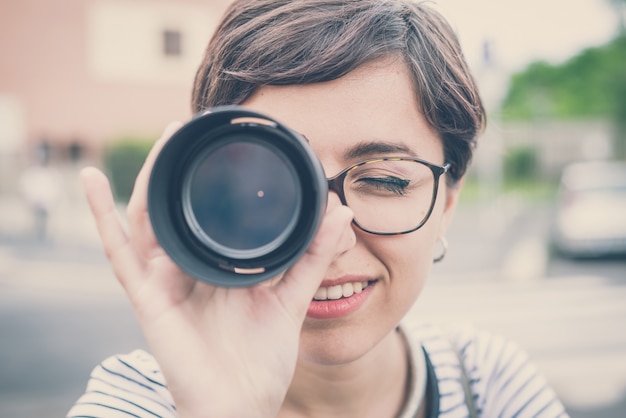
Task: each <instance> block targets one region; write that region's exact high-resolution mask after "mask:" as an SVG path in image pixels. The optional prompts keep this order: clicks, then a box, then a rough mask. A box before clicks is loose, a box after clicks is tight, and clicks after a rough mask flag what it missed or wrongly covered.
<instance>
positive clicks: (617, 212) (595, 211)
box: [552, 161, 626, 258]
mask: <svg viewBox="0 0 626 418" xmlns="http://www.w3.org/2000/svg"><path fill="white" fill-rule="evenodd" d="M552 244H553V247H554V249H555V250H556V251H557V253H558V254H561V255H564V256H569V257H604V256H617V257H622V256H623V257H624V258H626V162H622V161H593V162H578V163H573V164H571V165H568V166H567V167H565V169H564V170H563V172H562V176H561V183H560V186H559V192H558V195H557V204H556V210H555V217H554V225H553V230H552Z"/></svg>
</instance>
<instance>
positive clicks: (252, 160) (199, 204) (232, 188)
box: [185, 142, 301, 258]
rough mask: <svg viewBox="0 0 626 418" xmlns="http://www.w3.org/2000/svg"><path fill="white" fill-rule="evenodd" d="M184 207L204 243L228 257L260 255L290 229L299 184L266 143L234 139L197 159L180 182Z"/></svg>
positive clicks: (298, 201)
mask: <svg viewBox="0 0 626 418" xmlns="http://www.w3.org/2000/svg"><path fill="white" fill-rule="evenodd" d="M185 190H186V196H185V198H186V202H187V205H186V213H185V216H186V217H187V220H188V222H189V223H190V224H191V226H192V230H193V232H194V233H195V234H196V236H197V237H198V238H200V239H201V240H202V241H203V242H204V243H205V244H207V245H209V246H210V247H212V248H213V249H216V250H219V251H220V252H221V253H223V254H226V255H228V256H230V257H234V258H244V257H250V256H251V254H250V252H254V253H255V254H254V256H260V255H263V254H266V253H268V252H270V251H271V250H273V249H275V248H276V247H278V246H279V245H280V244H281V243H282V242H283V241H284V239H283V238H284V237H286V236H288V235H289V233H290V232H291V231H292V230H293V228H294V225H295V223H296V221H297V215H298V212H299V209H300V201H301V199H300V189H299V187H298V184H297V182H296V180H295V175H294V169H293V167H292V166H291V164H290V163H289V162H288V160H287V159H286V158H285V157H284V156H283V155H282V153H279V152H278V151H277V150H275V149H273V148H271V147H270V146H269V145H266V144H264V145H262V144H260V143H254V142H235V143H229V144H226V145H224V146H221V147H219V148H217V149H213V150H211V151H210V152H209V153H208V154H207V155H205V156H203V157H202V158H201V159H199V162H198V163H197V164H196V167H195V168H194V169H193V170H192V174H191V176H190V178H189V179H188V181H187V183H186V187H185Z"/></svg>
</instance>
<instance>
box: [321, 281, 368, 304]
mask: <svg viewBox="0 0 626 418" xmlns="http://www.w3.org/2000/svg"><path fill="white" fill-rule="evenodd" d="M367 286H368V283H367V281H363V282H354V283H352V282H349V283H344V284H338V285H336V286H329V287H320V288H318V289H317V291H316V292H315V295H313V299H314V300H337V299H341V298H342V297H344V298H349V297H350V296H352V295H353V294H355V293H361V292H362V291H363V289H365V288H366V287H367Z"/></svg>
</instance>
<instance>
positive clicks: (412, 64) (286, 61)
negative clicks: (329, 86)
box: [192, 0, 485, 184]
mask: <svg viewBox="0 0 626 418" xmlns="http://www.w3.org/2000/svg"><path fill="white" fill-rule="evenodd" d="M389 56H396V57H400V58H401V59H403V61H404V62H405V64H406V65H407V67H408V68H409V71H410V73H411V75H412V80H413V85H414V89H415V95H416V100H417V103H418V104H419V108H420V110H421V111H422V112H423V114H424V116H425V118H426V120H427V122H428V123H429V125H430V126H431V127H432V128H433V129H434V131H435V132H437V133H438V135H439V136H440V138H441V140H442V142H443V147H444V153H445V158H446V161H447V162H450V163H452V165H453V168H452V170H451V172H450V176H449V177H448V179H449V181H450V184H454V183H456V182H457V181H458V180H459V179H460V178H461V177H462V176H463V175H464V173H465V171H466V169H467V165H468V164H469V162H470V160H471V158H472V153H473V149H474V145H475V143H476V138H477V136H478V134H479V133H480V131H481V130H482V129H483V127H484V124H485V112H484V108H483V104H482V102H481V99H480V95H479V93H478V89H477V87H476V83H475V81H474V79H473V77H472V75H471V73H470V71H469V68H468V66H467V63H466V61H465V58H464V57H463V53H462V51H461V48H460V45H459V42H458V39H457V37H456V34H455V33H454V31H453V30H452V29H451V27H450V26H449V24H448V23H447V22H446V20H445V19H444V18H443V17H442V16H441V15H440V14H439V13H438V12H437V11H436V10H434V9H433V8H432V7H429V6H428V5H427V4H424V3H416V2H413V1H411V0H238V1H235V2H234V3H232V4H231V6H230V7H229V8H228V10H227V11H226V14H225V15H224V18H223V19H222V21H221V23H220V25H219V26H218V28H217V31H216V32H215V34H214V36H213V38H212V39H211V41H210V43H209V45H208V47H207V49H206V52H205V55H204V58H203V60H202V63H201V65H200V67H199V68H198V71H197V73H196V78H195V83H194V89H193V95H192V108H193V109H192V110H193V111H194V112H201V111H203V110H206V109H207V108H210V107H213V106H219V105H232V104H240V103H242V102H243V101H245V100H246V99H247V98H248V97H249V96H250V95H251V94H252V93H253V92H254V91H255V89H257V88H258V87H260V86H263V85H293V84H309V83H316V82H323V81H330V80H334V79H337V78H339V77H341V76H343V75H345V74H347V73H349V72H350V71H352V70H354V69H356V68H357V67H359V66H361V65H362V64H365V63H367V62H371V61H374V60H377V59H382V58H385V57H389Z"/></svg>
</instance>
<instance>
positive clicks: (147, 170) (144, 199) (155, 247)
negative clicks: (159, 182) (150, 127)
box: [126, 122, 181, 259]
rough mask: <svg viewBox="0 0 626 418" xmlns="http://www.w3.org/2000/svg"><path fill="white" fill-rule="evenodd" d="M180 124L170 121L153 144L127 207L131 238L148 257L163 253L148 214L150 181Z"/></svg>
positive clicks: (136, 180)
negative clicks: (159, 157) (166, 146)
mask: <svg viewBox="0 0 626 418" xmlns="http://www.w3.org/2000/svg"><path fill="white" fill-rule="evenodd" d="M180 126H181V123H180V122H172V123H170V124H169V125H168V126H167V127H166V128H165V130H164V131H163V134H162V135H161V137H160V138H159V139H158V140H157V141H156V142H155V143H154V145H153V146H152V149H151V150H150V152H149V153H148V156H147V157H146V160H145V162H144V164H143V166H142V168H141V170H140V171H139V174H138V175H137V178H136V179H135V185H134V187H133V193H132V195H131V197H130V200H129V201H128V206H127V208H126V214H127V217H128V225H129V228H130V237H131V240H132V241H133V242H134V243H135V246H136V248H137V251H139V252H140V253H141V254H142V255H143V256H144V257H145V258H147V259H148V258H152V257H154V256H156V255H160V254H162V253H163V250H162V249H161V247H160V246H159V244H158V242H157V240H156V237H155V235H154V231H153V230H152V224H151V223H150V216H149V214H148V183H149V181H150V174H151V172H152V167H153V166H154V162H155V160H156V158H157V156H158V155H159V153H160V152H161V150H162V149H163V146H164V145H165V143H166V142H167V140H168V139H169V138H170V137H171V136H172V135H173V134H174V132H176V131H177V130H178V129H179V128H180Z"/></svg>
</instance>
